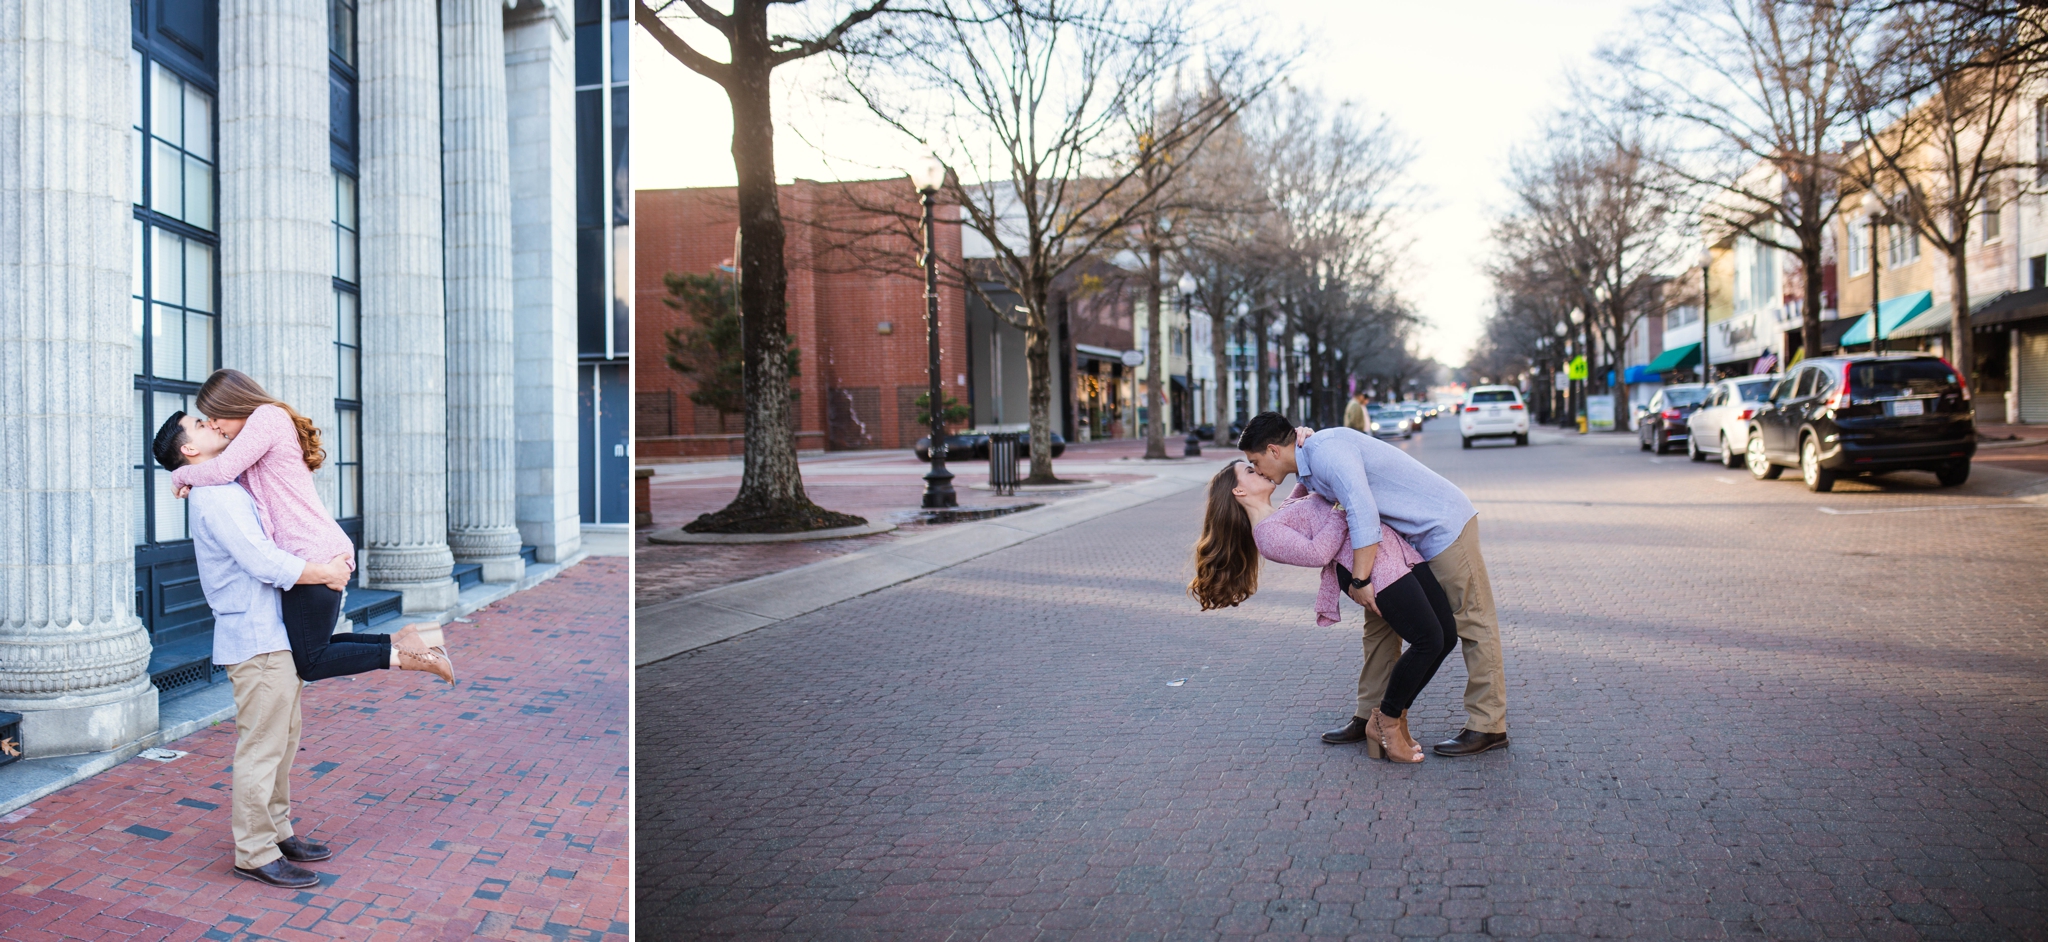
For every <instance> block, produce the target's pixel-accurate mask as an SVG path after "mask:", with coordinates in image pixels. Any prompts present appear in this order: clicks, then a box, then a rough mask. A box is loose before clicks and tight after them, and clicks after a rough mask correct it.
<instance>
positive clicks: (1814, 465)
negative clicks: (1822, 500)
mask: <svg viewBox="0 0 2048 942" xmlns="http://www.w3.org/2000/svg"><path fill="white" fill-rule="evenodd" d="M1799 476H1800V477H1802V478H1805V479H1806V489H1807V490H1809V491H1812V492H1814V493H1816V494H1825V493H1827V492H1829V491H1832V490H1834V489H1835V473H1834V472H1833V471H1829V470H1827V469H1826V468H1823V467H1821V466H1820V442H1817V441H1815V440H1814V438H1813V436H1811V435H1808V436H1806V439H1805V440H1804V441H1802V442H1800V443H1799Z"/></svg>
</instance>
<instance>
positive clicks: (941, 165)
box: [905, 154, 946, 192]
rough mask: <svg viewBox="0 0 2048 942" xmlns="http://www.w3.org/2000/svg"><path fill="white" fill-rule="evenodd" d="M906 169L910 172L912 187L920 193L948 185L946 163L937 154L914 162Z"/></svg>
mask: <svg viewBox="0 0 2048 942" xmlns="http://www.w3.org/2000/svg"><path fill="white" fill-rule="evenodd" d="M905 169H906V170H908V171H909V172H910V185H911V186H914V187H917V189H918V191H919V192H923V191H925V190H936V189H938V188H939V187H942V186H945V185H946V162H945V161H943V160H940V159H939V156H938V155H937V154H926V155H924V156H923V157H920V158H918V159H916V160H913V161H911V162H910V166H909V167H907V168H905Z"/></svg>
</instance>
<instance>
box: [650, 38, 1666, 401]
mask: <svg viewBox="0 0 2048 942" xmlns="http://www.w3.org/2000/svg"><path fill="white" fill-rule="evenodd" d="M1640 4H1641V0H1523V2H1512V0H1478V2H1466V3H1460V4H1455V5H1453V4H1428V3H1413V2H1394V0H1352V2H1345V0H1271V2H1269V3H1267V4H1266V7H1265V8H1266V10H1267V11H1268V13H1267V19H1266V22H1267V27H1266V29H1265V32H1266V34H1267V35H1268V37H1269V44H1271V45H1274V46H1278V45H1280V44H1281V43H1283V42H1289V41H1292V42H1297V43H1305V44H1306V49H1307V52H1306V54H1305V55H1303V56H1302V57H1301V58H1300V60H1299V61H1298V63H1297V65H1296V67H1295V69H1294V71H1293V72H1292V74H1291V76H1290V81H1292V82H1293V83H1294V84H1296V85H1297V86H1299V87H1304V88H1317V89H1320V90H1321V91H1322V92H1323V93H1324V94H1325V95H1326V96H1327V97H1328V98H1330V99H1332V100H1350V101H1354V102H1357V103H1358V104H1360V105H1362V106H1364V107H1365V108H1367V109H1369V110H1373V111H1383V112H1385V113H1387V114H1388V115H1389V116H1390V117H1391V118H1392V119H1393V122H1394V124H1395V125H1396V126H1398V127H1399V128H1400V129H1401V130H1402V131H1403V132H1404V133H1405V134H1407V135H1408V136H1409V137H1410V138H1411V139H1413V140H1414V141H1415V142H1416V144H1417V149H1418V151H1419V153H1420V157H1419V159H1418V160H1417V161H1416V164H1415V167H1414V176H1415V179H1416V180H1417V181H1418V182H1420V183H1421V184H1422V185H1423V186H1424V187H1426V189H1427V195H1426V197H1425V199H1426V200H1427V202H1428V208H1427V209H1426V211H1424V212H1422V213H1419V214H1418V215H1416V216H1415V217H1414V218H1413V219H1412V220H1410V222H1409V225H1410V231H1411V233H1412V235H1413V237H1414V240H1415V244H1414V248H1413V249H1412V250H1411V251H1410V254H1409V262H1408V268H1407V271H1406V272H1405V273H1404V279H1403V291H1404V293H1405V294H1406V295H1407V296H1408V297H1409V298H1410V299H1411V300H1412V301H1413V302H1414V303H1415V305H1416V307H1417V309H1418V310H1419V311H1421V313H1422V314H1423V316H1424V317H1425V318H1426V319H1427V320H1428V321H1429V323H1430V327H1429V328H1428V329H1427V330H1426V331H1425V332H1424V334H1423V338H1422V346H1423V353H1424V354H1425V355H1429V356H1435V357H1437V358H1438V359H1440V360H1443V361H1444V362H1446V363H1448V364H1451V365H1454V366H1455V365H1459V364H1462V363H1463V362H1464V360H1465V357H1466V355H1467V353H1468V352H1469V351H1470V349H1471V347H1472V344H1473V342H1474V341H1475V340H1476V339H1477V338H1478V334H1479V328H1480V324H1481V322H1482V321H1483V319H1484V317H1485V314H1486V308H1487V303H1488V286H1487V283H1486V278H1485V275H1484V273H1483V271H1482V269H1481V266H1482V264H1483V263H1484V260H1485V257H1486V255H1487V252H1488V251H1489V247H1488V239H1487V234H1488V232H1489V231H1490V230H1491V226H1492V220H1493V218H1494V215H1495V213H1496V212H1498V210H1499V209H1500V208H1501V207H1503V206H1504V205H1505V204H1506V201H1507V195H1506V192H1505V190H1504V188H1503V187H1502V184H1501V180H1502V177H1503V176H1504V174H1505V170H1506V161H1507V156H1508V151H1509V149H1510V148H1512V147H1514V146H1516V145H1518V144H1521V143H1523V142H1525V141H1527V140H1528V139H1529V138H1530V137H1531V135H1532V134H1533V133H1534V132H1535V130H1536V129H1537V127H1538V126H1539V125H1540V123H1541V122H1542V120H1543V119H1544V118H1545V117H1546V116H1547V115H1548V114H1549V113H1550V112H1551V111H1552V110H1553V109H1555V108H1556V107H1557V106H1558V105H1560V104H1562V102H1563V100H1564V97H1565V94H1566V93H1565V82H1564V79H1565V75H1566V73H1567V72H1568V71H1570V70H1572V69H1575V68H1587V67H1590V64H1591V61H1592V54H1593V50H1594V48H1595V47H1596V46H1597V45H1599V43H1600V42H1601V41H1602V40H1603V39H1604V38H1607V37H1608V36H1609V35H1610V34H1612V33H1614V32H1615V31H1617V30H1620V29H1622V28H1624V27H1625V26H1627V25H1629V24H1630V23H1631V22H1632V20H1631V17H1630V16H1629V13H1630V11H1631V10H1633V9H1634V8H1636V7H1637V6H1639V5H1640ZM706 51H707V52H710V53H711V54H712V55H714V56H716V57H717V58H721V59H722V58H724V52H725V51H724V50H723V49H722V48H715V46H714V48H713V49H709V50H706ZM632 54H633V135H632V146H633V154H632V161H633V177H634V185H635V186H636V187H638V188H640V189H665V188H670V187H686V186H730V185H731V184H732V182H733V167H732V154H731V151H730V150H729V147H730V143H731V134H732V119H731V113H730V111H729V110H728V107H727V105H726V101H725V93H724V92H723V90H721V89H719V88H718V86H716V85H714V84H712V83H711V82H710V81H708V80H706V79H703V78H701V77H699V76H698V75H696V74H695V73H693V72H690V71H689V70H688V69H685V68H684V67H683V66H682V65H681V64H680V63H678V62H676V61H675V60H674V59H672V58H670V57H669V56H668V55H667V54H666V53H665V52H663V51H662V50H661V47H660V46H658V45H656V44H655V43H654V42H653V40H652V39H650V38H648V36H647V34H646V33H645V31H643V30H640V29H638V28H635V29H634V30H633V50H632ZM785 71H786V72H788V73H789V74H787V75H783V72H785ZM777 74H778V76H781V83H780V85H779V87H778V98H777V100H776V104H775V107H776V114H777V119H778V122H779V127H778V128H777V130H776V170H777V173H778V175H779V176H781V177H783V178H784V179H791V178H795V177H804V178H807V179H813V180H832V179H859V178H866V177H875V176H884V175H889V174H893V173H895V172H897V171H896V169H895V168H898V167H901V166H903V165H905V163H907V162H908V160H909V159H910V157H911V155H912V154H913V153H914V152H915V151H914V149H913V147H912V145H910V144H909V143H908V142H907V140H906V139H904V138H902V137H901V136H900V135H894V134H893V133H892V132H888V131H886V130H883V129H880V128H877V127H875V126H874V124H873V123H872V122H871V121H869V120H867V119H866V117H865V114H864V112H860V111H857V110H855V109H852V108H850V107H847V106H844V105H838V104H833V103H830V102H826V101H824V100H822V97H821V96H820V95H819V94H818V93H817V92H816V90H815V89H816V88H817V87H818V86H819V84H820V83H826V82H829V81H831V76H830V71H829V68H828V67H825V66H823V65H822V64H816V63H810V62H806V63H801V64H800V65H799V67H798V68H796V69H789V68H787V67H785V69H784V70H781V71H778V73H777Z"/></svg>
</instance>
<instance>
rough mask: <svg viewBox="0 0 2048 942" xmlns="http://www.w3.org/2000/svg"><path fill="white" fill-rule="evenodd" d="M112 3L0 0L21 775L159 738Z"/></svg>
mask: <svg viewBox="0 0 2048 942" xmlns="http://www.w3.org/2000/svg"><path fill="white" fill-rule="evenodd" d="M128 17H129V12H128V4H127V3H126V2H123V0H78V2H70V3H45V2H40V0H0V439H4V440H5V441H6V442H7V443H8V444H7V445H6V446H5V447H0V521H4V525H0V710H7V711H10V712H18V713H21V714H22V746H23V747H24V750H25V752H26V753H27V754H28V755H29V756H32V757H34V756H55V755H72V754H76V753H84V752H100V751H104V750H108V749H114V748H117V747H119V746H121V745H123V744H126V743H130V742H133V741H135V740H136V739H138V738H140V737H142V736H145V735H148V734H150V733H153V732H155V731H156V728H157V698H156V688H154V687H152V686H151V685H150V682H149V676H148V672H147V669H148V666H149V654H150V644H149V636H148V634H147V633H146V632H145V630H144V629H143V626H142V621H141V620H140V619H139V618H137V617H136V615H135V534H134V527H133V523H134V517H135V504H134V500H135V492H134V487H135V472H134V471H132V470H130V468H129V464H130V462H131V461H132V460H133V457H134V455H135V441H136V434H137V429H136V422H137V421H138V419H137V417H136V414H135V392H134V390H133V380H132V377H133V375H134V372H135V362H136V355H137V354H136V350H135V339H134V328H133V327H132V326H131V325H130V323H129V313H128V278H129V271H128V266H129V264H130V261H129V253H128V251H127V246H128V244H129V242H130V241H131V236H130V234H129V227H130V226H131V225H133V223H132V222H131V221H130V220H129V218H128V212H129V210H128V206H129V199H128V189H129V187H128V179H129V177H128V174H129V166H128V154H129V141H128V137H129V135H130V134H132V133H134V132H132V131H130V130H129V113H130V108H131V107H132V103H133V101H134V96H135V84H136V82H137V78H136V77H135V76H134V75H133V74H132V70H131V68H130V66H129V62H128V56H129V52H128V46H129V24H128Z"/></svg>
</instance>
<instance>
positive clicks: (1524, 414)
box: [1458, 386, 1529, 448]
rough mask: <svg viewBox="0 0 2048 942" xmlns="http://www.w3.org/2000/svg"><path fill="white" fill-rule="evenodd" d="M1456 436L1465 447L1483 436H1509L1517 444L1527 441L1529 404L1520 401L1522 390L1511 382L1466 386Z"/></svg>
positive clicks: (1526, 442)
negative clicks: (1506, 384) (1507, 383)
mask: <svg viewBox="0 0 2048 942" xmlns="http://www.w3.org/2000/svg"><path fill="white" fill-rule="evenodd" d="M1458 436H1459V438H1460V439H1462V440H1463V441H1462V444H1463V447H1466V448H1470V447H1472V443H1473V442H1475V441H1477V440H1479V439H1482V438H1512V439H1514V440H1515V444H1517V445H1527V444H1529V407H1528V406H1526V405H1524V404H1523V403H1522V391H1521V390H1519V389H1516V388H1515V387H1513V386H1474V387H1473V388H1471V389H1470V390H1467V391H1466V393H1465V405H1464V407H1463V408H1461V409H1460V410H1458Z"/></svg>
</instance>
